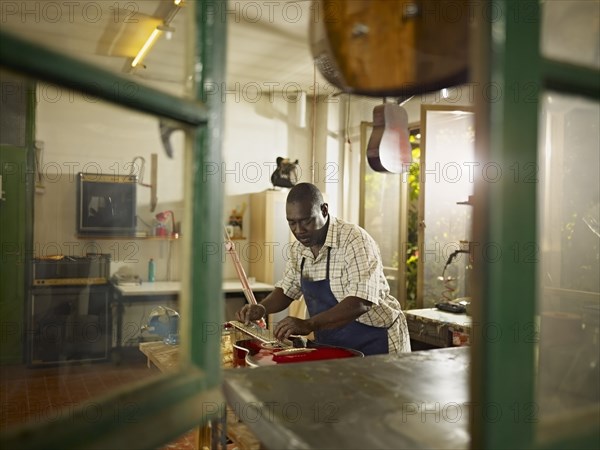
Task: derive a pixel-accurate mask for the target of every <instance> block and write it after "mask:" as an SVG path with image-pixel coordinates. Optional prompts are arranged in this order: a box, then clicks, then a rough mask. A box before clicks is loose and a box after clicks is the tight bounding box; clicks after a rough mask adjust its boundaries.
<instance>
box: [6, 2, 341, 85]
mask: <svg viewBox="0 0 600 450" xmlns="http://www.w3.org/2000/svg"><path fill="white" fill-rule="evenodd" d="M189 3H190V0H188V5H185V4H184V6H183V8H182V9H181V10H179V12H178V13H177V14H176V15H175V17H174V19H173V20H172V22H171V26H173V27H174V28H175V32H174V33H173V34H172V38H171V39H166V37H165V35H163V36H162V37H161V38H159V40H158V41H157V42H156V43H155V45H154V47H153V48H152V49H151V50H150V52H149V53H148V55H147V57H146V58H145V60H144V65H145V68H138V69H135V70H134V71H133V72H132V73H129V74H128V75H127V76H132V77H134V78H135V79H137V80H140V81H142V82H144V81H146V82H150V83H153V82H156V81H158V82H161V84H163V85H164V84H165V83H166V84H170V85H173V89H174V90H175V91H177V90H178V87H181V86H183V85H184V83H185V74H186V73H188V72H187V71H186V67H185V65H186V43H189V42H190V40H189V39H186V38H187V34H188V33H187V32H186V31H187V30H186V28H187V27H186V24H187V23H188V18H189V17H188V16H189V15H190V14H189V13H190V11H191V8H190V7H189ZM12 5H14V8H13V9H10V10H7V9H6V8H3V12H4V14H3V18H2V21H3V23H2V26H3V28H4V29H6V30H8V31H11V32H13V33H16V34H18V35H20V36H22V37H24V38H26V39H29V40H33V41H36V42H38V43H40V44H42V45H46V46H49V47H51V48H55V49H58V50H60V51H62V52H66V53H68V54H71V55H74V56H76V57H78V58H80V59H84V60H86V61H89V62H91V63H94V64H96V65H100V66H101V67H104V68H106V69H109V70H111V71H115V72H119V73H122V74H125V73H127V71H128V67H129V62H130V61H131V59H130V58H132V57H133V56H134V55H135V53H136V52H137V49H139V48H140V47H141V45H143V42H144V41H145V39H146V36H148V35H149V33H150V32H151V30H152V29H154V27H155V26H156V24H157V23H159V22H161V21H162V20H161V19H163V18H164V17H165V16H166V15H167V13H168V11H169V9H170V8H172V0H143V1H137V2H131V1H117V2H115V1H113V0H110V1H109V0H103V1H81V2H40V1H38V0H34V1H31V0H27V1H20V2H14V3H12ZM115 5H119V9H115ZM309 6H310V1H309V0H299V1H298V0H280V1H276V2H272V1H251V2H249V1H243V0H241V1H237V0H236V1H230V2H229V5H228V11H227V14H226V16H227V17H226V19H224V20H227V23H228V37H227V39H228V42H227V88H228V89H229V90H231V89H240V90H243V89H247V90H248V92H249V93H250V92H251V91H252V90H254V89H256V88H257V86H258V87H260V88H263V89H265V90H271V89H275V90H283V89H286V90H288V91H294V90H296V89H297V88H300V89H302V90H304V91H306V92H309V93H311V92H312V91H313V86H314V78H313V77H315V73H314V68H313V63H312V57H311V54H310V45H309V37H308V24H309ZM156 17H158V18H159V20H157V19H156ZM316 77H317V78H316V80H317V86H318V87H319V88H320V92H324V91H327V92H328V93H332V92H333V91H334V89H333V88H332V87H331V86H328V85H327V83H326V82H325V81H324V79H323V78H322V77H321V76H320V74H318V73H317V74H316ZM236 83H238V84H236Z"/></svg>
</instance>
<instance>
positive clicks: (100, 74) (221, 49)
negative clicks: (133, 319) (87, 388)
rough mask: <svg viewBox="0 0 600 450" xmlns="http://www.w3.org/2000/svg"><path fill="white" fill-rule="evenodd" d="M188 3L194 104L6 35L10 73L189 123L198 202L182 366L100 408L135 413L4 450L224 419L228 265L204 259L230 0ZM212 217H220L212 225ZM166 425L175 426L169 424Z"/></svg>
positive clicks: (147, 433)
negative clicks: (131, 408) (215, 84)
mask: <svg viewBox="0 0 600 450" xmlns="http://www.w3.org/2000/svg"><path fill="white" fill-rule="evenodd" d="M188 6H189V7H190V8H193V14H194V21H195V39H194V40H195V42H194V44H195V49H194V61H193V64H192V65H191V67H194V68H195V69H194V70H195V72H194V77H195V86H194V95H193V99H192V100H186V99H182V98H178V97H175V96H172V95H168V94H166V93H164V92H161V91H158V90H155V89H151V88H148V87H146V86H143V85H141V84H137V83H134V82H132V81H131V80H128V79H125V78H123V77H120V76H118V75H116V74H114V73H111V72H108V71H105V70H102V69H99V68H97V67H94V66H91V65H89V64H86V63H83V62H81V61H78V60H77V59H75V58H72V57H69V56H66V55H64V54H60V53H58V52H54V51H50V50H47V49H44V48H41V47H39V46H36V45H33V44H30V43H27V42H25V41H23V40H21V39H18V38H16V37H14V36H11V35H10V34H8V33H6V32H3V31H0V65H1V66H2V67H4V68H6V69H9V70H12V71H15V72H17V73H20V74H23V75H25V76H28V77H32V78H35V79H40V80H45V81H50V82H53V83H55V84H57V85H60V86H64V87H68V88H71V89H74V90H77V91H80V92H82V93H84V94H88V95H93V96H96V97H98V98H101V99H103V100H106V101H108V102H111V103H113V104H116V105H121V106H124V107H127V108H130V109H133V110H135V111H139V112H144V113H149V114H152V115H155V116H159V117H162V118H166V119H171V120H175V121H177V122H179V123H181V124H182V125H183V126H184V127H185V129H186V132H187V137H188V143H189V144H191V148H192V151H191V155H188V160H187V162H189V163H190V164H187V165H186V166H187V167H189V170H188V173H187V175H189V176H191V183H192V185H193V187H192V190H191V192H192V195H191V197H192V201H190V200H189V199H186V202H187V204H186V206H187V207H188V208H189V210H190V211H191V216H192V218H191V221H190V222H191V224H190V226H191V229H190V232H189V235H190V236H191V238H190V239H191V246H190V249H189V253H188V256H187V257H188V260H187V262H188V265H189V267H188V276H187V280H189V283H188V285H187V286H182V297H183V298H182V300H183V302H182V303H183V304H184V305H187V308H188V309H187V310H186V311H185V313H184V314H182V317H183V318H182V321H183V323H182V330H185V331H184V333H187V334H185V336H186V338H185V339H184V341H185V342H184V343H183V344H182V346H181V352H182V354H181V360H182V362H181V368H180V370H179V371H178V372H176V373H173V374H170V375H168V376H163V377H160V378H157V379H154V380H152V381H150V382H148V383H146V384H144V385H142V386H139V387H137V386H136V387H129V388H128V389H127V390H126V391H115V392H111V394H109V396H108V397H105V398H103V399H102V402H101V403H99V404H98V406H99V408H101V410H102V411H112V412H114V411H124V408H123V405H131V404H132V403H133V404H135V405H136V406H137V408H136V415H135V417H128V415H127V414H117V415H115V414H102V416H101V417H100V419H99V420H97V421H94V422H93V423H90V421H88V420H86V417H85V414H83V413H82V412H81V411H74V412H73V414H72V415H69V416H68V417H65V418H64V420H61V421H56V422H50V423H44V424H41V425H39V426H35V427H32V428H19V429H16V428H15V429H9V430H7V431H6V432H4V433H3V434H2V435H1V442H2V448H31V449H35V448H40V449H41V448H45V449H48V448H61V449H62V448H74V447H76V448H150V447H155V446H156V445H159V444H161V443H164V442H167V441H169V440H170V439H173V438H175V437H176V436H178V435H180V434H182V433H184V432H186V431H188V430H189V429H191V428H193V427H194V426H196V425H199V424H205V423H207V422H208V421H209V420H211V419H213V418H216V417H219V416H220V415H221V412H222V411H223V409H222V407H221V405H222V396H221V391H220V384H221V366H220V364H221V361H220V356H219V355H220V337H221V330H220V327H219V324H221V323H222V321H223V317H222V315H223V312H222V307H221V306H222V304H221V301H220V300H221V295H222V293H221V282H220V280H221V278H222V274H221V264H213V263H211V261H208V260H206V259H205V258H202V255H203V246H204V245H205V243H206V242H220V240H221V234H222V230H221V224H220V223H219V220H217V218H218V217H220V214H218V213H219V212H220V211H222V205H223V192H222V189H223V186H222V184H221V183H220V180H219V179H218V177H203V176H202V168H203V167H206V164H207V163H208V162H210V163H211V164H215V163H216V164H220V162H221V140H222V132H221V130H222V129H223V117H224V105H223V104H222V103H221V102H220V101H219V99H218V98H214V97H216V96H210V95H207V91H206V88H207V86H210V85H209V83H210V82H211V81H213V80H224V79H225V51H226V36H227V33H226V31H227V26H226V21H225V20H222V18H224V17H225V15H224V14H223V13H222V12H223V10H224V8H226V2H225V1H208V0H199V1H196V2H189V5H188ZM188 153H190V152H188ZM206 217H214V218H215V220H212V221H207V220H206ZM192 275H193V276H192ZM184 279H185V278H184ZM186 297H187V298H186ZM173 417H177V421H173V420H172V418H173ZM165 423H169V424H170V426H169V427H165V426H164V424H165Z"/></svg>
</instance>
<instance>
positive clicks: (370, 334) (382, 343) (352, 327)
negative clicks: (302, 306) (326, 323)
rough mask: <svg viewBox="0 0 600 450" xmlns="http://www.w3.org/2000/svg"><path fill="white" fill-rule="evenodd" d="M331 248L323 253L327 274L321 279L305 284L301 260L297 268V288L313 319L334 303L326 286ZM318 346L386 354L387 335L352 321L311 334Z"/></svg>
mask: <svg viewBox="0 0 600 450" xmlns="http://www.w3.org/2000/svg"><path fill="white" fill-rule="evenodd" d="M330 253H331V247H329V248H328V252H327V275H326V278H325V279H324V280H320V281H308V280H306V279H304V277H303V276H302V272H303V271H304V261H305V258H302V263H301V265H300V287H301V289H302V294H303V295H304V300H305V301H306V307H307V309H308V312H309V314H310V315H311V317H312V316H315V315H317V314H319V313H321V312H323V311H327V310H328V309H331V308H333V307H334V306H335V305H337V304H338V301H337V299H336V298H335V296H334V295H333V292H331V284H330V283H329V259H330ZM315 341H316V342H317V343H318V344H324V345H333V346H336V347H346V348H351V349H354V350H358V351H360V352H362V353H364V354H365V355H377V354H382V353H388V333H387V329H386V328H379V327H373V326H370V325H365V324H364V323H360V322H357V321H356V320H353V321H352V322H350V323H349V324H347V325H344V326H343V327H340V328H334V329H330V330H320V331H315Z"/></svg>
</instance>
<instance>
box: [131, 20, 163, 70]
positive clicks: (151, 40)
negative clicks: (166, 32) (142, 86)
mask: <svg viewBox="0 0 600 450" xmlns="http://www.w3.org/2000/svg"><path fill="white" fill-rule="evenodd" d="M161 33H162V31H161V30H159V29H158V28H155V29H154V31H152V34H151V35H150V37H148V40H147V41H146V42H145V43H144V45H143V46H142V48H141V49H140V51H139V52H138V54H137V55H136V56H135V58H133V61H132V62H131V67H136V66H137V65H138V64H139V63H140V62H141V61H142V60H143V59H144V57H145V56H146V53H148V51H149V50H150V49H151V48H152V46H153V45H154V42H155V41H156V40H157V39H158V37H159V36H160V34H161Z"/></svg>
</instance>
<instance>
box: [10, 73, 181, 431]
mask: <svg viewBox="0 0 600 450" xmlns="http://www.w3.org/2000/svg"><path fill="white" fill-rule="evenodd" d="M35 95H36V100H37V105H36V123H35V131H34V133H35V135H34V136H33V139H34V140H35V163H34V164H33V163H32V167H29V166H28V167H25V165H24V164H23V165H22V166H21V168H20V170H21V172H19V173H22V174H26V173H30V172H33V175H32V177H31V178H32V179H34V180H35V193H34V194H33V196H34V198H33V222H34V223H33V244H32V252H31V254H27V255H23V256H24V258H25V259H24V261H25V262H26V263H29V262H31V263H32V264H31V267H32V276H31V281H30V282H28V283H27V286H26V288H25V293H24V295H23V298H24V300H23V304H24V307H23V309H24V312H23V315H22V317H24V319H23V321H22V323H20V324H17V325H20V326H16V327H15V326H14V325H15V324H14V323H11V328H10V329H11V334H14V333H19V338H18V339H17V342H16V344H14V345H19V344H22V346H23V348H24V354H23V355H21V356H20V357H19V355H16V357H15V358H13V359H12V360H10V361H5V360H4V359H3V364H2V368H1V373H2V420H1V423H0V426H1V427H2V428H3V429H4V428H7V427H10V426H12V425H16V424H19V423H22V422H26V421H32V422H34V423H42V422H46V421H56V420H59V419H65V418H68V417H70V415H71V414H72V413H73V411H74V409H75V408H77V407H84V408H87V409H86V411H87V413H89V414H90V417H95V416H94V414H103V413H104V412H102V411H100V406H99V405H100V403H99V402H98V398H99V397H100V396H103V395H105V394H107V393H109V392H111V391H113V390H114V389H121V388H123V386H124V385H127V384H130V383H138V382H139V381H141V380H147V379H151V378H153V377H158V376H160V375H161V370H166V369H169V370H177V369H178V367H179V358H178V354H177V352H178V345H175V344H177V343H178V342H179V341H178V338H179V334H178V331H179V313H178V311H180V308H181V306H182V302H181V301H180V300H181V299H182V298H184V296H183V295H182V296H181V297H180V290H181V283H180V280H181V272H182V268H183V267H184V264H183V257H184V248H185V247H186V245H185V241H186V239H187V236H186V230H185V228H183V229H182V226H181V224H182V223H184V222H185V220H186V211H184V206H183V203H184V179H185V176H186V174H185V173H184V167H185V164H184V159H185V154H186V152H185V149H184V144H185V142H184V141H185V135H184V133H183V132H182V131H178V132H174V133H173V134H172V135H171V137H170V143H171V146H172V149H173V157H172V158H169V157H168V156H167V154H166V151H165V148H164V145H163V141H162V139H161V133H160V131H159V119H158V118H156V117H152V116H148V115H144V114H140V113H136V112H132V111H131V110H127V109H124V108H120V107H117V106H114V105H110V104H107V103H105V102H102V101H100V100H98V99H95V98H91V97H89V96H85V95H83V94H80V93H77V92H73V91H70V90H68V89H65V88H60V87H57V86H55V85H50V84H46V83H38V84H37V89H36V93H35ZM32 151H33V149H32ZM153 155H155V157H154V156H153ZM154 160H156V162H155V163H154V162H153V161H154ZM31 161H34V158H32V159H31ZM154 171H156V178H154V177H153V176H152V174H153V172H154ZM20 181H21V182H20V189H22V190H23V192H25V190H26V189H27V183H26V178H25V177H24V176H23V177H21V178H20ZM151 186H155V187H156V196H157V199H156V202H154V201H153V195H152V194H153V192H154V189H153V188H152V187H151ZM23 198H25V196H23ZM23 205H24V204H23ZM23 205H22V206H21V207H23ZM3 214H4V210H3ZM23 229H25V223H24V221H22V223H20V226H19V227H18V230H23ZM4 231H5V230H3V239H4V238H7V239H10V237H8V236H5V235H4ZM151 261H152V264H151V263H150V262H151ZM20 263H21V267H22V268H23V270H25V269H24V267H26V265H25V264H23V260H21V261H20ZM23 284H25V283H23ZM14 285H15V286H16V287H15V289H23V288H22V286H23V285H20V284H19V283H14ZM16 300H18V298H17V297H14V298H13V297H6V298H4V296H3V300H2V308H3V309H2V310H3V311H7V310H8V309H10V308H14V307H15V306H18V305H12V304H11V302H15V301H16ZM3 317H6V316H5V315H3ZM5 325H6V323H5V322H3V329H4V326H5ZM6 342H7V341H3V343H2V345H3V346H4V345H6ZM11 342H12V341H11ZM146 343H148V344H152V345H156V346H158V347H160V354H155V356H156V358H155V359H152V361H153V363H154V364H152V365H151V367H149V366H148V365H147V362H148V358H147V357H146V355H145V353H147V350H148V346H147V345H145V344H146ZM2 350H3V351H2V354H5V352H4V350H5V349H4V348H3V349H2ZM159 369H161V370H159ZM88 406H89V408H88ZM113 413H115V414H124V415H127V414H131V417H138V414H139V411H136V410H135V405H123V410H122V411H114V412H113V411H111V414H113ZM135 420H138V419H135Z"/></svg>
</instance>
